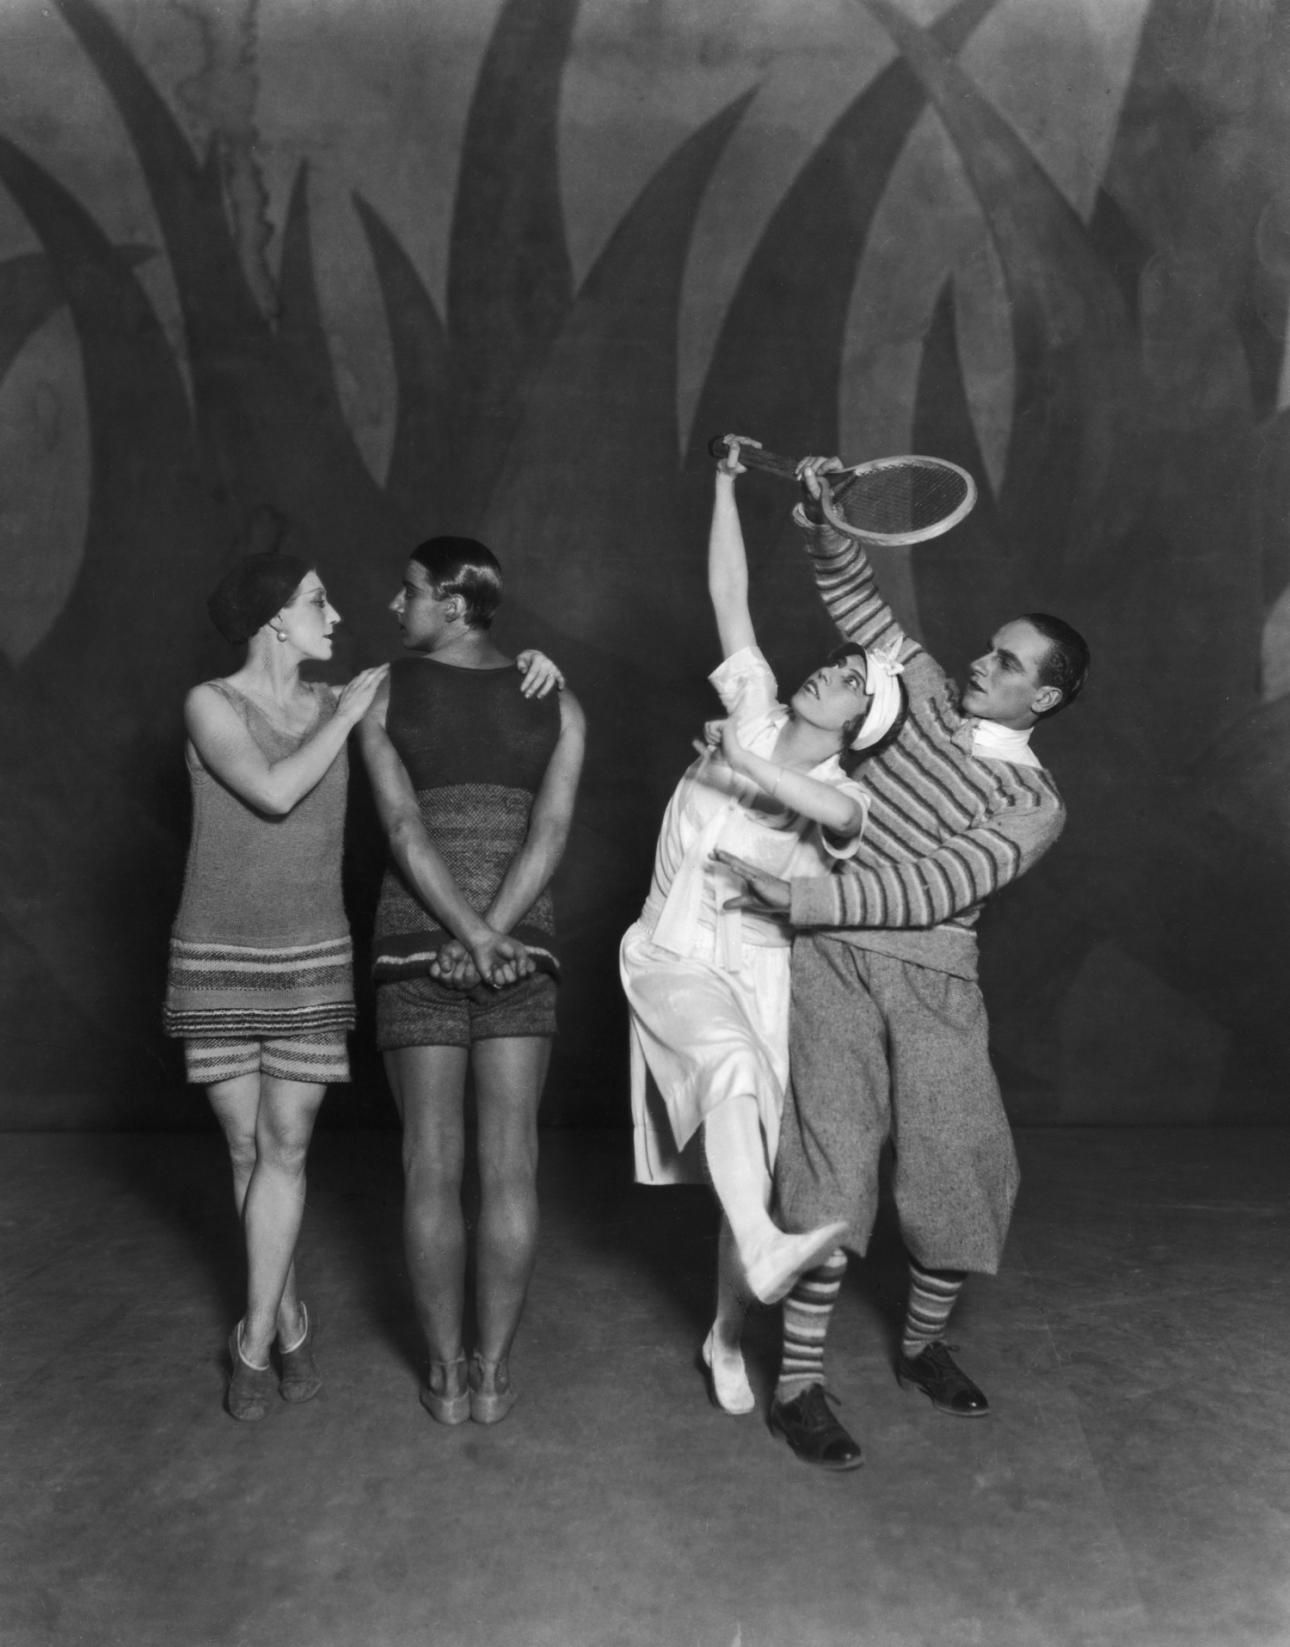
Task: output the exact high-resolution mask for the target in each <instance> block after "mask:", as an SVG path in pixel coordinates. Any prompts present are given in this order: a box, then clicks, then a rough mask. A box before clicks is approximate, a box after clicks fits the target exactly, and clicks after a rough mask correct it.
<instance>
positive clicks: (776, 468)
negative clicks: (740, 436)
mask: <svg viewBox="0 0 1290 1647" xmlns="http://www.w3.org/2000/svg"><path fill="white" fill-rule="evenodd" d="M708 454H709V456H711V457H714V458H718V459H720V458H723V457H725V455H726V437H725V436H724V435H713V437H712V439H711V440H710V441H709V442H708ZM739 461H740V463H742V464H743V465H744V467H745V468H748V469H764V470H765V471H766V473H767V474H768V475H778V476H779V477H780V479H781V480H794V479H796V477H797V459H796V458H790V457H780V456H779V454H778V453H777V452H763V451H762V449H761V447H760V446H741V447H740V448H739Z"/></svg>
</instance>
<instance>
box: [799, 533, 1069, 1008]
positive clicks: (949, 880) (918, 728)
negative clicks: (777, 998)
mask: <svg viewBox="0 0 1290 1647" xmlns="http://www.w3.org/2000/svg"><path fill="white" fill-rule="evenodd" d="M798 519H799V522H800V523H801V524H803V525H804V526H806V528H807V544H806V547H807V552H808V553H809V554H810V556H811V558H812V564H813V568H814V572H815V581H816V585H817V587H818V588H819V591H820V594H821V596H822V597H823V599H824V602H825V604H826V606H827V607H828V609H829V613H830V616H831V617H832V618H833V620H834V622H835V623H836V624H837V626H838V628H839V629H840V630H841V631H842V633H843V634H844V635H846V636H847V637H848V639H851V640H855V641H858V642H859V643H860V644H861V645H863V646H874V645H881V644H884V643H889V642H890V641H892V640H893V639H895V638H897V637H899V639H900V641H901V652H900V656H901V659H902V661H903V663H904V665H905V673H904V676H903V677H902V678H903V680H904V683H905V688H906V690H907V692H908V694H909V716H908V719H907V720H906V722H905V726H904V728H903V730H902V731H901V734H900V737H899V738H898V739H897V741H896V743H895V744H894V745H893V746H892V748H890V749H888V750H887V751H885V752H884V753H883V754H882V755H880V756H879V757H878V758H877V759H876V760H872V761H868V762H866V763H865V764H864V765H863V766H862V767H861V768H860V770H859V771H858V773H857V774H856V776H857V777H858V778H859V780H860V782H861V783H862V784H863V785H864V786H865V788H866V789H867V790H869V791H870V793H871V794H872V795H873V806H872V808H871V810H870V813H869V821H868V824H867V826H866V828H865V833H864V839H863V841H862V842H861V846H860V851H859V852H858V854H857V855H856V857H855V858H854V859H852V860H851V861H850V862H849V863H847V864H845V865H843V866H842V867H841V868H840V869H839V870H838V871H837V872H836V873H834V874H832V875H826V876H822V877H818V878H816V879H814V880H795V881H794V882H793V883H792V921H793V925H794V926H795V927H798V928H815V929H821V928H822V929H827V930H828V934H829V936H830V937H834V938H838V939H841V940H842V941H844V942H846V943H849V944H854V945H856V946H857V947H858V948H861V949H869V950H877V951H879V952H881V953H883V954H887V955H893V956H896V957H898V958H899V959H902V960H907V961H913V962H914V963H916V964H917V965H919V966H925V967H931V968H934V969H935V970H937V971H941V972H950V973H954V974H956V975H958V976H959V977H964V978H974V977H975V976H976V932H975V927H976V922H977V919H978V917H979V916H980V913H981V905H982V902H983V901H984V900H985V899H986V898H987V897H988V896H989V895H990V894H991V893H992V892H995V891H997V890H998V889H999V888H1000V887H1001V886H1004V885H1006V884H1007V882H1009V881H1012V880H1015V879H1016V877H1017V876H1018V875H1021V874H1023V873H1024V872H1025V871H1026V870H1027V869H1029V868H1030V866H1031V865H1032V864H1034V863H1035V862H1036V861H1037V860H1038V859H1039V858H1040V856H1041V855H1042V854H1043V853H1044V852H1046V851H1047V850H1048V848H1049V847H1050V846H1051V845H1052V844H1053V842H1054V841H1055V840H1056V839H1057V837H1058V835H1060V833H1061V830H1062V825H1063V823H1064V822H1065V808H1064V807H1063V805H1062V801H1061V797H1060V795H1058V793H1057V790H1056V788H1055V787H1054V785H1053V781H1052V779H1051V777H1050V776H1049V775H1048V773H1047V772H1046V771H1045V770H1044V769H1043V768H1042V767H1031V766H1017V765H1013V764H1012V763H1011V762H1008V761H1003V760H997V759H990V758H982V757H980V756H976V755H974V754H973V753H972V752H971V751H972V732H973V729H974V727H975V726H976V724H977V723H976V722H975V721H973V720H972V719H970V718H969V717H965V716H964V715H963V714H962V712H961V711H960V709H959V707H958V705H959V693H958V689H957V687H956V686H955V685H954V683H953V682H952V681H950V680H949V679H948V677H947V676H946V674H945V672H944V670H942V669H941V667H940V666H939V664H937V663H936V662H935V661H934V659H932V658H931V657H929V656H928V654H927V653H926V652H925V651H924V650H923V648H922V647H921V646H920V645H919V644H918V643H917V642H916V641H914V640H911V639H910V638H909V637H908V636H906V635H905V634H904V632H903V631H902V630H901V628H900V626H899V624H898V623H897V622H896V619H895V616H894V615H893V613H892V611H891V608H890V607H889V606H888V605H887V604H886V602H885V601H884V600H883V599H882V596H881V595H880V594H879V592H878V586H877V582H876V580H875V578H874V574H873V570H872V568H871V567H870V565H869V560H868V556H867V555H866V554H865V553H864V551H863V549H862V548H861V547H860V545H859V544H858V543H856V542H855V541H854V540H853V539H851V538H848V537H845V536H844V535H843V534H842V533H840V532H836V531H834V530H833V528H832V527H829V526H821V527H816V526H812V525H810V523H809V522H807V521H806V520H805V517H804V516H802V515H801V513H800V511H799V515H798Z"/></svg>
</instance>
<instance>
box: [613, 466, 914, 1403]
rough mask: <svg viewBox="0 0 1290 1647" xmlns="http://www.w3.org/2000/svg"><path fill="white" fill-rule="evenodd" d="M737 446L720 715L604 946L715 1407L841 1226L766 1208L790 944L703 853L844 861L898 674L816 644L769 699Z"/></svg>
mask: <svg viewBox="0 0 1290 1647" xmlns="http://www.w3.org/2000/svg"><path fill="white" fill-rule="evenodd" d="M741 444H743V443H742V442H741V441H740V440H739V439H738V438H737V437H734V436H731V437H728V438H727V443H726V453H725V456H724V457H723V458H722V459H721V460H720V461H719V463H718V465H717V473H716V490H715V496H714V499H713V510H712V525H711V530H710V533H709V542H708V585H709V591H710V593H711V597H712V605H713V610H714V613H715V616H716V620H717V631H718V635H719V638H720V641H721V648H722V655H723V659H724V661H723V662H722V664H721V665H720V667H719V668H718V669H716V670H715V671H714V672H713V674H712V675H711V676H710V677H709V678H710V680H711V682H712V685H713V686H714V688H715V689H716V691H717V694H718V696H719V697H720V699H721V702H722V705H723V707H724V709H725V711H726V719H725V721H724V722H723V723H721V724H720V727H719V729H718V728H713V729H711V730H710V733H709V738H710V742H709V745H708V747H706V748H704V749H703V750H702V753H701V754H700V756H699V758H698V760H696V761H695V762H694V763H693V764H692V765H691V766H690V768H689V769H688V771H687V772H686V774H685V776H684V777H683V778H682V779H681V782H680V783H679V784H678V785H677V788H676V791H675V792H674V794H673V795H672V798H671V800H670V801H669V803H668V807H667V811H666V813H665V815H664V818H663V826H662V830H661V831H660V834H659V840H658V848H657V851H656V855H655V862H654V875H653V881H652V883H651V886H650V891H649V896H648V898H647V899H646V901H645V907H644V909H643V910H642V912H641V916H640V919H639V920H638V921H637V922H636V923H635V924H634V925H633V926H632V927H631V928H630V929H629V930H628V932H627V933H626V935H625V936H624V938H623V942H622V948H621V953H620V968H621V973H622V980H623V988H624V990H625V992H626V995H627V1001H628V1005H629V1007H630V1009H631V1031H632V1034H631V1041H632V1047H631V1050H632V1112H633V1119H634V1123H635V1152H636V1176H637V1179H638V1181H640V1182H642V1183H650V1184H668V1183H682V1182H693V1181H695V1179H696V1177H697V1176H698V1173H697V1172H696V1166H697V1165H698V1163H697V1162H696V1154H697V1151H698V1149H699V1148H700V1147H701V1149H702V1153H703V1159H704V1161H706V1166H707V1172H708V1176H709V1177H710V1180H711V1183H712V1186H713V1188H714V1190H715V1191H716V1194H717V1198H718V1200H719V1201H720V1203H721V1209H722V1214H723V1216H722V1226H721V1236H720V1245H719V1261H718V1286H717V1316H716V1321H715V1322H714V1324H713V1327H712V1330H711V1332H710V1333H709V1334H708V1337H707V1340H706V1341H705V1343H704V1345H703V1350H702V1355H703V1360H704V1362H705V1364H706V1365H707V1367H708V1368H709V1370H710V1372H711V1375H712V1384H713V1393H714V1396H715V1398H716V1400H717V1403H718V1405H720V1406H721V1407H723V1408H724V1409H725V1410H726V1411H728V1412H749V1411H751V1410H752V1407H753V1405H754V1401H753V1395H752V1390H751V1387H750V1386H749V1384H748V1379H747V1374H746V1371H745V1368H744V1363H743V1356H742V1353H741V1350H740V1339H741V1336H742V1326H743V1316H744V1313H745V1311H746V1308H747V1302H748V1299H749V1296H750V1295H751V1296H752V1297H755V1298H757V1299H759V1300H760V1301H761V1302H763V1303H775V1302H777V1301H778V1300H779V1299H781V1298H783V1297H784V1296H785V1294H786V1293H787V1292H788V1291H789V1289H790V1288H791V1287H792V1285H793V1283H794V1281H795V1280H796V1279H797V1278H798V1276H800V1275H801V1274H802V1273H803V1272H804V1271H806V1270H808V1269H811V1268H812V1267H813V1266H814V1265H815V1264H817V1263H818V1262H819V1260H820V1259H821V1258H822V1257H823V1256H824V1255H825V1254H827V1253H829V1252H831V1251H832V1250H833V1249H834V1247H836V1246H837V1244H838V1240H839V1238H840V1236H841V1235H842V1233H843V1231H844V1229H845V1225H842V1224H827V1225H824V1226H822V1227H821V1228H820V1229H818V1230H811V1231H809V1232H807V1233H805V1234H801V1235H788V1234H785V1233H784V1232H783V1231H781V1230H780V1229H778V1228H777V1226H776V1225H775V1224H774V1222H773V1221H772V1219H771V1217H770V1212H769V1207H770V1196H771V1168H772V1166H773V1164H774V1160H775V1151H776V1146H777V1144H778V1139H779V1119H780V1113H781V1110H782V1108H783V1102H784V1092H785V1086H786V1083H787V1079H788V1007H789V957H790V944H791V936H792V935H791V933H790V931H789V930H788V928H787V927H785V926H784V925H783V924H781V923H780V922H778V921H776V920H774V919H772V918H769V917H767V916H766V915H763V914H760V913H758V912H757V911H755V910H751V909H748V908H747V907H738V900H739V897H740V894H741V893H742V892H743V882H742V880H741V879H740V878H739V877H737V876H735V875H733V874H732V873H730V872H729V871H728V870H727V869H726V868H725V867H724V866H723V865H722V863H721V862H719V861H718V859H717V857H716V856H714V854H717V853H722V852H728V853H731V854H733V855H734V856H736V857H738V858H740V859H743V860H745V861H747V862H751V863H755V864H757V865H758V866H759V867H762V868H764V869H765V870H766V871H767V872H768V873H771V874H774V875H776V876H779V877H781V878H783V879H794V878H798V877H802V876H807V875H814V874H827V873H828V872H829V870H830V868H831V867H832V865H833V864H834V863H835V862H836V861H837V860H839V859H841V858H846V857H849V856H851V854H853V853H854V851H855V850H856V847H857V844H858V842H859V838H860V833H861V831H862V829H863V827H864V821H865V816H866V813H867V810H868V801H867V798H866V796H865V793H864V790H863V789H862V787H861V786H860V785H859V784H858V783H856V782H855V781H854V780H853V779H852V778H851V777H850V776H849V770H850V768H851V766H852V765H853V764H854V757H855V754H856V752H858V751H861V750H865V751H869V752H872V751H873V750H875V749H876V748H877V746H878V745H879V744H880V743H885V742H887V741H889V738H890V735H891V734H892V733H893V731H894V729H895V728H896V727H897V725H898V721H899V719H900V718H901V715H902V709H903V693H902V691H901V688H900V685H899V682H898V680H897V676H898V674H899V665H898V664H897V663H896V662H895V660H894V659H893V658H888V657H885V656H882V655H878V654H868V653H866V652H865V651H864V649H863V648H861V647H858V646H854V645H848V646H845V647H842V648H840V649H839V650H838V651H837V652H835V653H833V654H831V656H830V657H829V659H828V660H827V661H826V662H825V663H824V664H822V665H821V667H820V668H819V669H817V670H815V672H814V673H813V674H812V675H811V676H810V677H809V678H808V679H807V680H806V681H805V682H804V684H803V685H802V686H801V687H800V688H799V689H798V690H797V691H796V692H795V693H794V694H793V696H792V698H791V699H790V701H789V703H788V704H787V705H785V704H783V703H781V702H780V701H779V699H778V696H777V688H776V683H775V677H774V675H773V674H772V672H771V670H770V667H769V665H768V664H767V662H766V660H765V658H764V657H763V656H762V654H761V652H760V651H759V650H758V648H757V645H756V637H755V635H754V632H753V626H752V619H751V617H750V615H749V610H748V570H747V560H746V556H745V552H744V542H743V533H742V530H741V528H740V524H739V514H738V509H737V506H736V503H735V491H734V488H735V476H736V475H738V474H741V473H743V468H742V465H741V464H740V462H739V449H740V445H741ZM747 444H752V443H747ZM732 904H733V905H735V907H728V906H729V905H732Z"/></svg>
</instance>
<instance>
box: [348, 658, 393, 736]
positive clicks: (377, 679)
mask: <svg viewBox="0 0 1290 1647" xmlns="http://www.w3.org/2000/svg"><path fill="white" fill-rule="evenodd" d="M389 674H390V666H389V664H388V663H378V664H375V665H373V667H372V668H371V669H363V670H360V671H359V673H358V674H357V675H355V676H354V678H353V680H351V681H346V682H345V684H344V686H342V687H341V689H340V696H339V697H338V698H337V699H336V713H337V714H338V715H340V716H341V717H342V718H343V719H345V720H348V721H349V722H350V723H351V724H353V723H355V722H357V721H361V720H362V718H363V716H364V715H366V713H367V711H368V710H369V709H370V708H371V707H372V704H373V703H374V702H375V701H376V695H377V693H378V692H379V691H380V690H381V688H382V687H383V686H384V685H385V683H386V681H387V680H388V679H389Z"/></svg>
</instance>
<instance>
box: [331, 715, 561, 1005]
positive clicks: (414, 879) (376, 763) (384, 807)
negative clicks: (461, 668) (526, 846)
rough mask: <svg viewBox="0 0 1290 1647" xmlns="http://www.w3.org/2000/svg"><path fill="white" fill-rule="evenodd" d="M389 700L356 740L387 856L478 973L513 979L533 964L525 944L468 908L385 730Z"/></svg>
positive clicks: (366, 721) (498, 980)
mask: <svg viewBox="0 0 1290 1647" xmlns="http://www.w3.org/2000/svg"><path fill="white" fill-rule="evenodd" d="M388 703H389V699H388V694H383V695H382V697H381V699H380V700H379V701H378V702H377V704H376V705H375V707H374V708H373V709H372V711H371V713H370V714H369V715H367V716H366V717H365V719H364V720H363V722H362V724H361V726H360V729H359V742H360V745H361V747H362V751H363V759H364V761H365V762H366V764H367V770H368V775H369V776H370V778H371V780H372V792H373V795H374V796H375V799H376V810H377V813H378V815H379V817H380V820H381V823H382V826H383V827H384V829H385V834H386V837H387V839H388V841H389V843H390V855H391V856H392V857H393V859H394V861H395V863H396V864H397V865H398V867H399V870H400V872H401V873H402V875H403V878H404V879H405V880H406V882H407V883H408V885H409V886H410V887H411V889H412V891H413V892H414V893H415V894H416V896H417V897H418V898H419V899H420V900H421V902H422V904H424V906H425V907H426V909H428V910H429V911H430V913H431V914H432V915H434V916H435V917H436V918H437V919H438V920H439V921H441V922H442V923H443V925H444V926H445V927H446V928H447V930H448V931H449V932H451V933H453V934H454V935H455V936H456V937H457V938H459V939H460V940H461V942H462V943H463V944H464V945H465V946H466V948H467V949H468V950H469V951H470V954H471V958H472V960H473V962H474V964H475V968H476V970H477V971H478V972H479V974H480V976H481V977H483V978H487V979H488V980H489V982H490V983H494V984H503V983H513V982H514V981H515V979H516V978H518V977H522V976H524V975H525V974H526V973H528V972H531V971H532V970H533V963H532V961H531V960H530V959H529V956H528V952H527V950H526V949H525V948H524V946H523V944H521V943H518V942H517V941H516V940H515V939H512V938H506V937H503V936H502V935H500V934H499V933H497V932H496V931H495V930H494V929H493V928H492V927H491V926H490V925H489V924H488V922H487V921H486V920H484V918H483V917H482V916H480V915H478V914H477V913H476V912H475V910H473V909H472V908H471V906H470V905H469V904H468V903H467V901H466V899H465V898H464V897H463V896H462V893H461V890H460V888H459V887H458V886H457V883H456V882H455V881H454V880H453V878H452V874H451V872H450V871H449V869H448V866H447V864H446V863H445V862H444V860H443V858H442V856H441V855H440V853H439V852H438V850H437V849H436V847H435V845H434V843H433V841H431V839H430V837H429V835H428V834H427V833H426V828H425V825H424V824H423V823H422V821H421V809H420V807H419V806H418V805H417V796H416V791H415V789H413V787H412V780H411V779H410V778H409V777H408V771H407V768H406V767H405V766H404V764H403V762H402V761H401V760H400V758H399V753H398V751H397V750H396V749H395V747H394V745H393V744H392V743H391V742H390V738H389V734H388V733H387V732H386V730H385V713H386V709H387V707H388Z"/></svg>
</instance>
